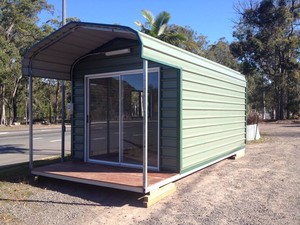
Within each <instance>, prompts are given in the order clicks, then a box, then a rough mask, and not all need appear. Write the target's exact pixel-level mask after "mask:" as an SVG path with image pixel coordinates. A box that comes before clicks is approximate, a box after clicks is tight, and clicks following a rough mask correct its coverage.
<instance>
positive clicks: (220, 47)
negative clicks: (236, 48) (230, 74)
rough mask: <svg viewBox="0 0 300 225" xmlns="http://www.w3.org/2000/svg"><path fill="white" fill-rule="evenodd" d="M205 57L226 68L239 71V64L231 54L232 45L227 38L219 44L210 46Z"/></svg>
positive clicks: (222, 39) (221, 39)
mask: <svg viewBox="0 0 300 225" xmlns="http://www.w3.org/2000/svg"><path fill="white" fill-rule="evenodd" d="M205 56H206V57H207V58H208V59H210V60H212V61H215V62H217V63H220V64H222V65H224V66H227V67H229V68H232V69H234V70H239V65H238V62H237V60H236V59H235V57H234V56H233V54H232V53H231V50H230V44H229V43H228V41H227V40H226V39H225V38H220V39H219V41H218V42H217V43H215V44H212V45H210V46H209V48H208V50H207V52H206V55H205Z"/></svg>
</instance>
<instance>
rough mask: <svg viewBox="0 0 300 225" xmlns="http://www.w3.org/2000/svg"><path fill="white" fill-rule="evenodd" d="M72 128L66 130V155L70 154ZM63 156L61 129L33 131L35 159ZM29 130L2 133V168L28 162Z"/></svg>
mask: <svg viewBox="0 0 300 225" xmlns="http://www.w3.org/2000/svg"><path fill="white" fill-rule="evenodd" d="M70 144H71V142H70V128H67V129H66V136H65V153H66V154H67V153H70V146H71V145H70ZM60 154H61V128H46V129H35V130H34V131H33V159H34V160H37V159H42V158H46V157H49V156H56V155H60ZM28 159H29V132H28V130H14V131H7V130H3V131H0V167H1V166H7V165H11V164H16V163H21V162H28Z"/></svg>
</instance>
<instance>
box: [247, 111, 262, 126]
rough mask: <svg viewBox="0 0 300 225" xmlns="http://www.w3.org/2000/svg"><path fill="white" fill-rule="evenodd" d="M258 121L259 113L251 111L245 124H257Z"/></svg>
mask: <svg viewBox="0 0 300 225" xmlns="http://www.w3.org/2000/svg"><path fill="white" fill-rule="evenodd" d="M258 122H259V115H258V113H256V112H251V113H249V114H248V116H247V125H251V124H258Z"/></svg>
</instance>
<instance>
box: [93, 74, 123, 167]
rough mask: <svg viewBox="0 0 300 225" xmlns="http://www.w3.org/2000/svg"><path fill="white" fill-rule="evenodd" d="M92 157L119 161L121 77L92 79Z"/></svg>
mask: <svg viewBox="0 0 300 225" xmlns="http://www.w3.org/2000/svg"><path fill="white" fill-rule="evenodd" d="M89 111H90V149H89V157H90V159H96V160H106V161H113V162H118V161H119V78H118V77H109V78H97V79H91V80H90V110H89Z"/></svg>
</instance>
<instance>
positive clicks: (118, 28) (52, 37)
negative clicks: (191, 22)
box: [22, 21, 140, 75]
mask: <svg viewBox="0 0 300 225" xmlns="http://www.w3.org/2000/svg"><path fill="white" fill-rule="evenodd" d="M78 28H88V29H96V30H103V31H104V30H111V31H113V32H131V33H134V34H135V35H136V36H137V39H138V40H140V38H139V35H138V33H137V31H136V30H134V29H132V28H130V27H127V26H122V25H110V24H99V23H91V22H76V21H72V22H69V23H67V24H66V25H64V26H63V27H61V28H59V29H57V30H56V31H54V32H52V33H51V34H49V35H48V36H46V37H44V38H43V39H42V40H40V41H38V42H37V43H35V44H34V45H33V46H31V47H30V48H29V49H27V51H26V52H25V54H24V56H23V59H22V72H23V75H29V73H30V70H31V69H30V67H31V65H30V63H31V60H32V59H33V58H34V57H35V56H36V55H37V54H38V53H39V52H41V51H42V50H44V49H46V48H48V47H50V46H51V45H52V44H54V43H56V42H57V41H59V40H60V39H62V38H64V37H65V36H67V35H68V34H69V33H71V32H73V31H74V30H76V29H78Z"/></svg>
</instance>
